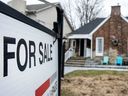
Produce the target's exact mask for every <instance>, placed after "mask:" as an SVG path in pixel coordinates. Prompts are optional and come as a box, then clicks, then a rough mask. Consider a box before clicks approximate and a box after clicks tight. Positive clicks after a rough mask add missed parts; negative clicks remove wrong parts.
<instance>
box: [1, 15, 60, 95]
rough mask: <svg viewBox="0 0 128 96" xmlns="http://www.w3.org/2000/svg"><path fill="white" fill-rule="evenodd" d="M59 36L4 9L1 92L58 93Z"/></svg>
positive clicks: (4, 93)
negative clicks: (13, 16) (5, 11)
mask: <svg viewBox="0 0 128 96" xmlns="http://www.w3.org/2000/svg"><path fill="white" fill-rule="evenodd" d="M54 41H55V37H54V36H51V35H49V34H47V33H46V32H42V31H41V30H39V29H36V28H34V27H32V26H30V25H27V24H25V23H23V22H21V21H19V20H16V19H14V18H12V17H10V16H7V15H5V14H3V13H0V96H58V44H57V41H56V42H55V44H53V42H54Z"/></svg>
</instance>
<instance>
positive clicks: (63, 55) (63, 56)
mask: <svg viewBox="0 0 128 96" xmlns="http://www.w3.org/2000/svg"><path fill="white" fill-rule="evenodd" d="M65 43H66V42H65V41H64V42H63V50H62V51H63V53H62V67H61V72H62V73H61V77H62V78H64V60H65Z"/></svg>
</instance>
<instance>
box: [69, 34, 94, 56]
mask: <svg viewBox="0 0 128 96" xmlns="http://www.w3.org/2000/svg"><path fill="white" fill-rule="evenodd" d="M68 39H69V40H70V48H73V50H74V57H90V58H92V43H91V42H92V40H91V36H90V35H83V34H82V35H80V34H79V35H78V34H76V35H71V36H69V37H68Z"/></svg>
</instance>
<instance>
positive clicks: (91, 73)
mask: <svg viewBox="0 0 128 96" xmlns="http://www.w3.org/2000/svg"><path fill="white" fill-rule="evenodd" d="M127 73H128V72H119V71H95V70H89V71H74V72H71V73H69V74H67V75H66V76H65V77H68V78H70V77H75V76H97V75H105V74H106V75H126V74H127ZM127 75H128V74H127Z"/></svg>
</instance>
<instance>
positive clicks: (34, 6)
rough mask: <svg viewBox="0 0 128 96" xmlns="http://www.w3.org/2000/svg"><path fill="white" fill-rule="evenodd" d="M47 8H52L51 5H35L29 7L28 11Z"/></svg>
mask: <svg viewBox="0 0 128 96" xmlns="http://www.w3.org/2000/svg"><path fill="white" fill-rule="evenodd" d="M53 4H57V3H53ZM47 7H51V4H49V3H48V4H33V5H27V9H28V10H29V11H33V10H34V11H36V10H40V9H43V8H47Z"/></svg>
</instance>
